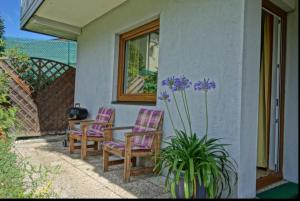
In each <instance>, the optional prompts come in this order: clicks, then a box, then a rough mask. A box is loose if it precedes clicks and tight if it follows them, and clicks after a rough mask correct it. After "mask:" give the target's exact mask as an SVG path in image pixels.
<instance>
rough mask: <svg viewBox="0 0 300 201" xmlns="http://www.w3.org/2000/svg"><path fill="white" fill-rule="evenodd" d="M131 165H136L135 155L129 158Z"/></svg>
mask: <svg viewBox="0 0 300 201" xmlns="http://www.w3.org/2000/svg"><path fill="white" fill-rule="evenodd" d="M131 162H132V166H133V167H136V157H132V158H131Z"/></svg>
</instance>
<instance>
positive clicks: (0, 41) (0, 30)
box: [0, 16, 5, 56]
mask: <svg viewBox="0 0 300 201" xmlns="http://www.w3.org/2000/svg"><path fill="white" fill-rule="evenodd" d="M4 28H5V26H4V21H3V19H2V17H1V16H0V56H1V54H2V53H3V51H4V47H5V43H4V41H3V39H2V38H3V35H4Z"/></svg>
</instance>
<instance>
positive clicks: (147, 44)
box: [124, 31, 159, 94]
mask: <svg viewBox="0 0 300 201" xmlns="http://www.w3.org/2000/svg"><path fill="white" fill-rule="evenodd" d="M158 40H159V32H158V31H156V32H152V33H149V34H146V35H143V36H140V37H138V38H135V39H132V40H128V41H126V50H125V77H124V93H126V94H139V93H156V89H157V71H158V53H159V52H158V51H159V41H158Z"/></svg>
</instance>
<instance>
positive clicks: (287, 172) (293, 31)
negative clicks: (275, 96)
mask: <svg viewBox="0 0 300 201" xmlns="http://www.w3.org/2000/svg"><path fill="white" fill-rule="evenodd" d="M298 3H299V2H298V0H297V1H295V4H296V6H295V8H296V10H294V11H293V12H290V13H288V17H287V21H288V22H287V49H286V50H287V52H286V83H285V128H284V156H283V160H284V164H283V176H284V178H285V179H287V180H290V181H293V182H296V183H298V182H299V181H298V172H299V164H298V156H299V144H298V138H299V124H298V120H299V113H298V108H299V105H298V104H299V102H298V101H299V93H298V82H299V81H298V80H299V74H298V73H299V57H298V48H299V39H298V32H299V27H298V19H299V10H298Z"/></svg>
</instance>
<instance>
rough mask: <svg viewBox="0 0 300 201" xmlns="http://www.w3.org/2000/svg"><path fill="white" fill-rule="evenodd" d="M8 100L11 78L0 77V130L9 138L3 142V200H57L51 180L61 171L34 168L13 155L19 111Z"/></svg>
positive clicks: (0, 180)
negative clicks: (52, 198)
mask: <svg viewBox="0 0 300 201" xmlns="http://www.w3.org/2000/svg"><path fill="white" fill-rule="evenodd" d="M8 99H9V97H8V77H7V76H6V75H5V74H3V73H0V129H1V130H2V131H3V132H4V134H5V135H6V139H5V140H4V139H0V198H49V197H56V194H55V193H54V192H53V190H52V183H51V180H50V178H49V176H50V173H55V172H56V171H57V170H58V169H57V168H55V169H49V168H46V167H43V166H33V165H31V164H30V163H29V162H28V161H27V160H26V159H25V158H23V157H21V156H19V155H17V154H16V153H15V152H14V151H13V145H14V141H15V135H13V134H12V132H11V131H12V128H15V127H16V122H17V119H16V108H14V107H12V106H11V105H10V103H9V101H8Z"/></svg>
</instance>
